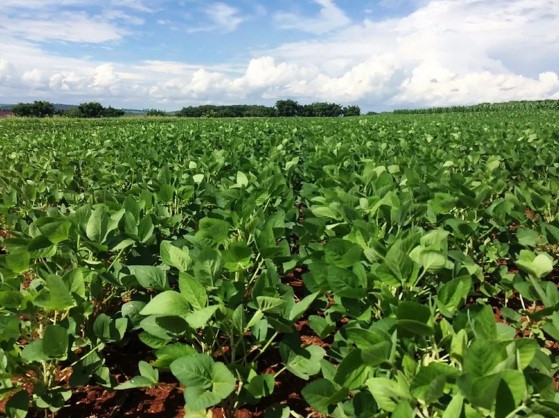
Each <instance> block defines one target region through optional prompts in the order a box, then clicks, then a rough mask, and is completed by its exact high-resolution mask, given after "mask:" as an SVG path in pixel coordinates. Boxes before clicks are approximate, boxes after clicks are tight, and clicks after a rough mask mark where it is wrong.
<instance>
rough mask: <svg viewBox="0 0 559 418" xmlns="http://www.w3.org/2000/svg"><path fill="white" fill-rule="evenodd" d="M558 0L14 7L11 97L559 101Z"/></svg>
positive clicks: (135, 1) (2, 69)
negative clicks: (544, 99) (541, 99)
mask: <svg viewBox="0 0 559 418" xmlns="http://www.w3.org/2000/svg"><path fill="white" fill-rule="evenodd" d="M558 27H559V2H558V1H556V0H298V1H295V0H276V1H261V2H257V1H249V0H223V1H211V0H210V1H201V0H182V1H170V0H169V1H168V0H150V1H147V0H101V1H93V0H2V1H1V2H0V102H18V101H26V100H33V99H45V100H51V101H55V102H62V103H80V102H82V101H86V100H99V101H101V102H103V103H105V104H110V105H113V106H123V107H135V108H147V107H149V108H151V107H154V108H162V109H178V108H180V107H182V106H185V105H195V104H200V103H263V104H273V103H274V102H275V100H278V99H282V98H288V97H289V98H293V99H295V100H298V101H300V102H302V103H307V102H312V101H317V100H320V101H335V102H338V103H343V104H350V103H355V104H359V105H361V107H362V108H364V109H366V110H382V109H392V108H400V107H413V106H435V105H449V104H466V103H476V102H482V101H502V100H512V99H535V98H557V99H559V77H558V73H559V31H558V30H557V28H558Z"/></svg>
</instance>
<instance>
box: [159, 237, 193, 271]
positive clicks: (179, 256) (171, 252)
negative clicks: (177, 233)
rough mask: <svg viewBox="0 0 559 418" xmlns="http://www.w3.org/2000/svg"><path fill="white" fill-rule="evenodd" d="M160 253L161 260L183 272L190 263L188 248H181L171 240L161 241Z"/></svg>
mask: <svg viewBox="0 0 559 418" xmlns="http://www.w3.org/2000/svg"><path fill="white" fill-rule="evenodd" d="M160 254H161V261H163V262H164V263H165V264H167V265H168V266H171V267H176V268H177V269H178V270H179V271H181V272H184V271H186V270H187V269H188V266H189V265H190V261H191V260H190V255H189V252H188V248H186V247H184V248H183V249H180V248H178V247H176V246H174V245H173V244H172V243H171V242H170V241H161V247H160Z"/></svg>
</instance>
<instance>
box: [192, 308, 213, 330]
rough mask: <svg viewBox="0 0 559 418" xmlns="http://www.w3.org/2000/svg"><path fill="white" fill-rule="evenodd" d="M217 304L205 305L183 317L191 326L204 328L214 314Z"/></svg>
mask: <svg viewBox="0 0 559 418" xmlns="http://www.w3.org/2000/svg"><path fill="white" fill-rule="evenodd" d="M218 308H219V305H212V306H206V307H205V308H202V309H197V310H195V311H193V312H190V313H188V314H187V315H185V317H184V319H185V320H186V322H188V325H190V327H191V328H194V329H198V328H205V326H206V324H207V323H208V321H209V320H210V319H211V317H212V316H213V315H214V314H215V311H217V309H218Z"/></svg>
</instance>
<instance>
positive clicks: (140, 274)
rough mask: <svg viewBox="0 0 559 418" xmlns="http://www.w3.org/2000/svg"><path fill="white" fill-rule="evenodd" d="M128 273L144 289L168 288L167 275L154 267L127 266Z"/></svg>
mask: <svg viewBox="0 0 559 418" xmlns="http://www.w3.org/2000/svg"><path fill="white" fill-rule="evenodd" d="M128 269H129V270H130V273H131V274H132V275H134V276H135V277H136V280H138V283H140V285H141V286H143V287H145V288H146V289H155V290H165V289H167V288H168V287H169V284H168V282H167V273H166V272H165V271H163V270H161V269H160V268H157V267H154V266H128Z"/></svg>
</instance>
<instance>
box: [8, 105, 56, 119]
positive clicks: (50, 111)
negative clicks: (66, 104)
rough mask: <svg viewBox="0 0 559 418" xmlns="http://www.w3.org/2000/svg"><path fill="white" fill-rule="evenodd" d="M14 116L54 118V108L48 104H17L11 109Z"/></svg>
mask: <svg viewBox="0 0 559 418" xmlns="http://www.w3.org/2000/svg"><path fill="white" fill-rule="evenodd" d="M12 112H13V113H14V115H16V116H24V117H35V118H46V117H50V116H54V112H55V108H54V105H53V104H52V103H50V102H45V101H34V102H33V103H18V104H17V105H15V106H14V107H13V109H12Z"/></svg>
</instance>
